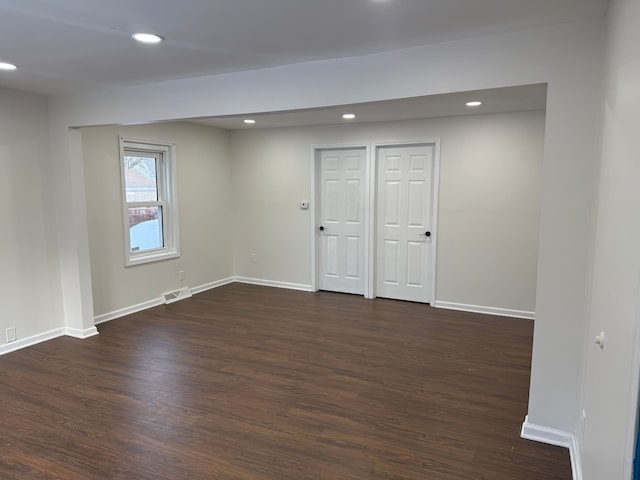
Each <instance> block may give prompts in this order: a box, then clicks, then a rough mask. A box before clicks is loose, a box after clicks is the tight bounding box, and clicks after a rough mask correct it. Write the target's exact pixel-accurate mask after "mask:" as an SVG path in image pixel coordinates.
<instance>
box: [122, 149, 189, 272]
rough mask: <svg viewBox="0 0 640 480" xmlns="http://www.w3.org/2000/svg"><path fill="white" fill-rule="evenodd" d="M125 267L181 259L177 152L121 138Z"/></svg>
mask: <svg viewBox="0 0 640 480" xmlns="http://www.w3.org/2000/svg"><path fill="white" fill-rule="evenodd" d="M120 159H121V162H120V166H121V170H122V203H123V207H124V210H123V214H124V215H123V217H124V238H125V251H126V255H125V264H126V265H127V266H130V265H137V264H140V263H147V262H153V261H157V260H165V259H167V258H173V257H177V256H179V254H180V252H179V248H178V210H177V205H176V195H175V178H174V148H173V146H172V145H170V144H166V143H160V142H150V141H146V140H133V139H127V138H122V137H120Z"/></svg>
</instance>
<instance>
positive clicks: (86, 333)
mask: <svg viewBox="0 0 640 480" xmlns="http://www.w3.org/2000/svg"><path fill="white" fill-rule="evenodd" d="M64 334H65V335H66V336H68V337H73V338H80V339H82V340H84V339H85V338H89V337H93V336H95V335H98V329H97V328H96V327H91V328H87V329H86V330H78V329H77V328H70V327H66V328H65V329H64Z"/></svg>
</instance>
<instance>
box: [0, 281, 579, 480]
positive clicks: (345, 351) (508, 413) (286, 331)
mask: <svg viewBox="0 0 640 480" xmlns="http://www.w3.org/2000/svg"><path fill="white" fill-rule="evenodd" d="M99 331H100V335H98V336H96V337H92V338H90V339H87V340H77V339H72V338H67V337H63V338H59V339H55V340H51V341H49V342H46V343H42V344H39V345H36V346H34V347H31V348H28V349H24V350H21V351H18V352H14V353H11V354H8V355H5V356H2V357H0V369H1V370H0V371H1V375H0V478H2V479H6V480H13V479H16V480H18V479H19V480H22V479H64V480H80V479H82V480H93V479H95V480H105V479H127V480H129V479H131V480H146V479H154V480H158V479H171V480H175V479H217V480H240V479H242V480H288V479H291V480H294V479H295V480H350V479H353V480H355V479H357V480H365V479H372V480H373V479H375V480H382V479H385V480H418V479H420V480H423V479H428V480H471V479H473V480H482V479H484V480H489V479H491V480H516V479H517V480H527V479H532V480H533V479H535V480H544V479H549V480H555V479H557V480H569V479H570V478H571V469H570V463H569V454H568V451H567V450H565V449H562V448H556V447H549V446H546V445H543V444H539V443H535V442H530V441H527V440H522V439H520V438H519V430H520V426H521V423H522V421H523V418H524V415H525V414H526V412H527V396H528V385H529V370H530V359H531V344H532V334H533V323H532V322H530V321H527V320H517V319H509V318H501V317H492V316H487V315H476V314H470V313H461V312H453V311H446V310H441V309H433V308H430V307H428V306H424V305H418V304H412V303H405V302H396V301H391V300H383V299H376V300H374V301H370V300H365V299H363V298H362V297H357V296H350V295H341V294H334V293H327V292H320V293H305V292H295V291H288V290H280V289H273V288H266V287H257V286H250V285H241V284H232V285H228V286H225V287H221V288H218V289H215V290H211V291H208V292H205V293H202V294H199V295H196V296H194V297H193V298H190V299H188V300H184V301H181V302H177V303H174V304H171V305H167V306H160V307H156V308H153V309H150V310H147V311H144V312H141V313H137V314H134V315H130V316H128V317H125V318H122V319H118V320H115V321H112V322H109V323H107V324H103V325H100V326H99Z"/></svg>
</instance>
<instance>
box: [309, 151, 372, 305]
mask: <svg viewBox="0 0 640 480" xmlns="http://www.w3.org/2000/svg"><path fill="white" fill-rule="evenodd" d="M365 152H366V150H365V149H364V148H357V149H344V150H321V151H320V152H319V171H320V202H319V224H318V226H319V228H318V240H319V241H318V277H319V278H318V286H319V288H320V290H330V291H333V292H343V293H355V294H358V295H363V294H364V258H365V257H364V254H365V252H364V236H365V212H366V210H365V207H366V199H365V193H366V190H365V173H366V172H365V156H366V155H365Z"/></svg>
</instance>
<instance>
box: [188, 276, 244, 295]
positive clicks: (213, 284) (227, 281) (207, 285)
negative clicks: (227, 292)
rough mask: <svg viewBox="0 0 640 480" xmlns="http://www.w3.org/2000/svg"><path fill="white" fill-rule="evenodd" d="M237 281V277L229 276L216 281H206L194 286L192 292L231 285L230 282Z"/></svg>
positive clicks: (193, 293)
mask: <svg viewBox="0 0 640 480" xmlns="http://www.w3.org/2000/svg"><path fill="white" fill-rule="evenodd" d="M235 281H236V279H235V277H229V278H223V279H222V280H216V281H215V282H211V283H205V284H204V285H200V286H198V287H193V288H192V289H191V294H192V295H195V294H196V293H202V292H206V291H207V290H211V289H212V288H218V287H222V286H224V285H229V284H230V283H233V282H235Z"/></svg>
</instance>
